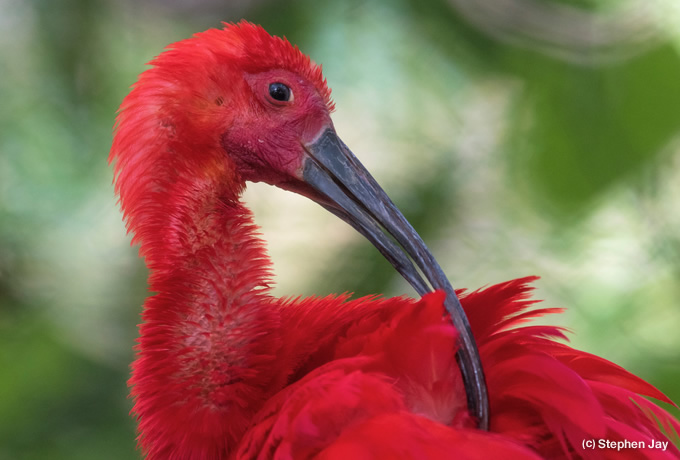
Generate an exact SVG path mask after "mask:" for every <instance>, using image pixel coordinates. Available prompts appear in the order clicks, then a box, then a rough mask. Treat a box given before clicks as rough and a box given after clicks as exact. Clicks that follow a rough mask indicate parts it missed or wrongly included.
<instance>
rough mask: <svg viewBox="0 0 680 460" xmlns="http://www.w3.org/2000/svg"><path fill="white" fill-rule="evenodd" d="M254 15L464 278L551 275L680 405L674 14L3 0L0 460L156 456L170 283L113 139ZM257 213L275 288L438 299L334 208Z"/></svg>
mask: <svg viewBox="0 0 680 460" xmlns="http://www.w3.org/2000/svg"><path fill="white" fill-rule="evenodd" d="M241 18H247V19H249V20H251V21H253V22H256V23H260V24H262V25H263V26H265V28H267V30H269V31H270V32H271V33H274V34H278V35H286V36H287V37H288V38H289V39H290V40H291V41H292V42H294V43H297V44H298V45H299V46H300V47H301V49H302V50H303V51H304V52H306V53H308V54H310V55H312V56H313V58H314V59H315V60H316V61H317V62H319V63H321V64H323V66H324V72H325V75H326V77H327V78H328V81H329V84H330V86H331V87H332V88H333V90H334V93H333V94H334V99H335V101H336V104H337V111H336V113H335V115H334V120H335V124H336V127H337V130H338V132H339V134H340V135H341V136H342V137H343V139H344V141H345V142H346V143H347V144H348V145H349V146H350V147H351V148H352V149H353V150H354V152H355V153H356V154H357V155H358V156H359V157H360V158H361V159H362V161H363V162H364V164H365V165H366V166H367V167H368V169H369V170H371V171H372V172H373V173H374V175H375V176H376V177H377V179H378V181H379V182H380V183H381V184H382V185H383V187H384V188H385V189H386V190H387V192H388V193H389V194H390V195H391V196H392V198H393V199H394V201H395V202H396V203H397V204H398V205H399V206H400V207H401V208H402V210H403V211H404V212H405V214H406V215H407V217H408V218H409V220H411V222H412V223H413V224H414V226H415V228H416V229H418V231H419V232H421V234H422V236H423V237H424V239H425V240H426V241H427V242H428V244H429V245H430V247H431V249H432V250H433V252H434V254H435V255H436V256H437V258H438V259H439V260H440V262H441V263H442V265H443V267H444V269H445V271H446V272H447V274H448V275H449V277H450V279H451V280H452V282H453V284H454V286H457V287H471V288H477V287H480V286H483V285H488V284H491V283H495V282H500V281H503V280H506V279H510V278H514V277H519V276H524V275H529V274H538V275H541V276H542V279H541V281H540V282H538V283H537V286H538V291H537V296H538V297H540V298H543V299H545V300H546V302H545V304H546V305H549V306H566V307H568V308H569V309H568V311H567V313H565V314H563V315H561V317H555V318H551V319H550V321H551V322H553V323H555V322H556V323H558V324H561V325H565V326H567V327H569V328H571V329H573V330H574V332H575V333H574V335H573V343H574V345H575V346H577V347H579V348H583V349H586V350H588V351H590V352H593V353H596V354H599V355H602V356H604V357H606V358H608V359H610V360H612V361H614V362H616V363H618V364H620V365H623V366H624V367H626V368H627V369H629V370H631V371H633V372H634V373H636V374H637V375H640V376H641V377H643V378H645V379H647V380H649V381H651V382H653V383H654V384H655V385H657V386H658V387H659V388H660V389H661V390H662V391H664V392H665V393H666V394H668V395H669V396H670V397H671V398H673V399H674V400H675V401H680V384H678V381H679V380H680V334H678V326H679V325H680V309H679V307H680V283H679V281H680V212H679V211H680V136H679V133H680V55H679V51H680V49H679V47H680V34H678V32H677V31H678V30H680V27H679V26H680V8H679V7H678V5H677V2H675V0H667V1H647V0H640V1H612V0H562V1H557V0H553V1H549V0H525V1H519V0H507V1H503V2H498V1H496V0H483V1H482V0H396V1H395V0H374V1H358V0H356V1H336V2H325V3H324V2H318V1H315V0H294V1H287V2H284V1H273V0H259V1H246V0H241V1H217V0H201V1H188V0H171V1H165V2H164V1H161V0H157V1H151V0H145V1H132V0H128V1H114V0H50V1H46V0H2V1H0V52H1V60H0V460H6V459H12V460H13V459H47V458H49V459H64V460H67V459H68V460H73V459H134V458H138V457H139V455H138V453H136V452H135V441H134V438H135V428H134V423H133V421H132V420H131V419H130V417H129V416H128V411H129V410H130V407H131V402H130V401H129V400H127V392H128V390H127V388H126V379H127V376H128V365H129V363H130V362H131V361H132V359H133V353H132V351H131V349H132V346H133V345H134V339H135V337H136V324H137V323H138V321H139V313H140V310H141V304H142V302H143V299H144V297H145V296H146V279H145V278H146V270H145V268H144V266H143V263H142V262H141V261H140V260H139V259H138V258H137V255H136V249H135V248H131V247H130V246H129V241H130V238H129V237H127V236H126V235H125V229H124V226H123V224H122V222H121V216H120V213H119V210H118V209H117V206H116V200H115V198H114V196H113V190H112V186H111V178H112V173H111V169H110V168H109V167H108V165H107V155H108V149H109V146H110V142H111V127H112V125H113V120H114V116H115V111H116V109H117V106H118V104H119V103H120V101H121V100H122V98H123V97H124V95H125V94H126V93H127V91H128V87H129V85H131V84H132V83H133V82H134V81H135V79H136V76H137V75H138V74H139V73H140V72H141V71H143V70H144V68H145V66H144V63H145V62H148V61H149V60H150V59H151V58H152V57H153V56H155V55H157V54H158V53H159V52H160V51H161V50H162V49H163V47H164V46H165V45H167V44H169V43H171V42H173V41H177V40H180V39H183V38H186V37H189V36H190V35H191V34H192V33H194V32H199V31H202V30H205V29H207V28H210V27H219V26H220V21H222V20H224V21H237V20H239V19H241ZM246 199H247V201H248V202H249V203H250V204H251V206H252V207H253V209H254V210H255V213H256V218H257V222H258V223H259V224H260V225H262V227H263V232H264V235H265V238H266V239H267V240H268V241H269V243H270V252H271V254H272V258H273V260H274V264H275V271H276V274H277V282H278V286H277V288H276V292H277V294H280V295H290V294H326V293H329V292H343V291H348V290H349V291H354V292H356V293H357V294H366V293H373V292H383V293H386V294H388V295H396V294H402V293H407V294H410V295H413V294H414V293H413V292H412V291H411V290H410V288H409V287H408V286H407V285H406V284H405V283H404V282H403V281H401V280H400V279H399V278H398V277H395V275H394V273H393V271H392V269H391V267H390V266H389V265H388V264H387V263H386V262H384V261H383V260H382V259H381V257H380V256H379V255H378V253H377V251H375V250H373V249H372V248H371V247H370V245H369V244H368V243H366V242H364V241H363V240H362V239H361V238H360V237H359V236H358V235H355V234H354V232H353V231H352V230H351V229H350V228H349V227H346V226H345V225H344V224H342V223H341V222H339V221H337V220H336V219H335V218H334V217H333V216H330V215H327V213H325V211H323V210H322V209H321V208H319V207H318V206H316V205H315V204H313V203H311V202H307V201H306V200H304V199H302V198H299V197H297V196H294V195H292V194H289V193H286V192H283V191H280V190H277V189H273V188H270V187H267V186H260V185H259V184H256V185H255V186H253V187H251V188H250V189H249V190H248V192H247V194H246ZM674 413H675V414H677V413H678V412H677V411H674Z"/></svg>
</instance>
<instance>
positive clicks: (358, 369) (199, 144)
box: [110, 22, 680, 459]
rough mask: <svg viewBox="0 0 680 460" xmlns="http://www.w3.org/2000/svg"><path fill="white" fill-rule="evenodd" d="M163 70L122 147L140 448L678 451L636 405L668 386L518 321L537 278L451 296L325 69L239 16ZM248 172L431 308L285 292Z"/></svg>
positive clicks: (326, 453)
mask: <svg viewBox="0 0 680 460" xmlns="http://www.w3.org/2000/svg"><path fill="white" fill-rule="evenodd" d="M151 65H152V67H151V68H150V69H148V70H147V71H145V72H144V73H142V74H141V76H140V77H139V81H138V82H137V84H136V85H135V86H134V88H133V89H132V91H131V92H130V94H129V95H128V96H127V97H126V98H125V100H124V101H123V103H122V105H121V108H120V111H119V114H118V117H117V124H116V129H115V137H114V141H113V146H112V149H111V155H110V161H113V162H115V185H116V192H117V193H118V195H119V197H120V203H121V207H122V209H123V212H124V217H125V220H126V223H127V227H128V230H129V231H131V232H133V233H134V235H135V236H134V239H133V242H136V243H139V244H140V254H141V255H142V256H144V257H145V259H146V263H147V265H148V267H149V269H150V278H149V284H150V288H151V290H152V291H154V292H155V294H154V295H152V296H150V297H149V298H148V299H147V300H146V302H145V304H144V312H143V323H142V325H141V326H140V338H139V343H138V347H137V352H138V356H137V359H136V361H135V363H134V364H133V366H132V368H133V371H132V377H131V379H130V385H131V388H132V389H131V393H132V397H133V398H134V408H133V413H134V414H135V415H136V417H137V420H138V429H139V438H138V443H139V446H140V448H141V450H142V452H143V453H144V455H146V457H147V458H149V459H228V458H230V459H255V458H257V459H308V458H319V459H336V458H337V459H351V458H358V459H369V458H375V459H392V458H393V459H397V458H403V459H406V458H540V457H548V458H578V457H598V458H600V457H608V456H610V455H614V454H617V453H620V452H621V451H622V450H623V451H624V452H626V453H628V454H635V455H637V456H640V457H650V458H651V457H654V458H673V457H676V456H677V455H678V454H679V452H678V450H677V448H676V447H675V446H674V445H673V444H672V443H669V439H670V436H668V435H667V434H666V433H672V432H673V430H675V431H676V432H677V431H678V430H679V429H680V423H678V421H677V420H675V419H674V418H673V417H672V416H671V415H670V414H668V413H667V412H665V411H664V410H663V409H661V408H660V407H658V406H656V405H655V404H653V403H652V402H650V401H648V400H647V399H645V398H643V397H641V396H640V395H644V396H650V397H653V398H656V399H659V400H662V401H665V402H668V403H670V401H669V399H668V398H667V397H666V396H665V395H663V394H662V393H661V392H660V391H659V390H657V389H656V388H654V387H653V386H652V385H650V384H648V383H646V382H645V381H643V380H642V379H640V378H638V377H635V376H634V375H632V374H630V373H628V372H627V371H625V370H624V369H622V368H620V367H618V366H616V365H615V364H613V363H611V362H608V361H606V360H604V359H602V358H599V357H597V356H593V355H590V354H588V353H584V352H581V351H577V350H575V349H573V348H571V347H569V346H567V345H566V344H564V343H563V342H561V341H557V340H558V339H565V336H564V331H563V330H562V329H561V328H559V327H551V326H537V325H533V326H532V325H524V324H523V323H525V322H526V321H527V320H529V319H531V318H535V317H538V316H541V315H545V314H550V313H557V312H559V311H560V310H559V309H551V308H543V309H537V308H535V307H534V305H533V304H534V303H535V301H533V300H530V299H529V293H530V290H531V288H530V287H529V283H530V282H531V281H532V280H533V279H534V278H524V279H518V280H514V281H509V282H506V283H502V284H499V285H495V286H491V287H488V288H486V289H482V290H478V291H474V292H464V291H458V293H454V291H453V289H452V288H451V285H450V284H449V282H448V281H447V280H446V277H445V276H444V275H443V273H442V272H441V269H440V268H439V266H438V265H437V263H436V261H435V260H434V258H433V257H432V255H431V254H430V252H429V251H428V250H427V248H426V246H425V245H424V243H423V242H422V240H421V239H420V237H419V236H418V234H417V233H416V232H415V231H414V230H413V229H412V228H411V226H410V225H409V224H408V223H407V221H406V219H404V217H403V216H402V215H401V213H400V212H399V211H398V210H397V208H396V207H395V206H394V205H393V204H392V202H391V201H390V200H389V198H388V197H387V195H386V194H385V193H384V192H383V191H382V189H381V188H380V187H379V186H378V184H377V183H376V182H375V180H374V179H373V178H372V177H371V176H370V174H369V173H368V172H367V171H366V170H365V169H364V168H363V167H362V165H361V163H360V162H359V161H358V160H357V158H356V157H355V156H354V155H353V154H352V153H351V151H350V150H349V149H348V148H347V146H345V144H343V143H342V142H341V141H340V139H339V138H338V136H337V135H336V133H335V130H334V127H333V124H332V122H331V118H330V113H331V111H332V110H333V103H332V102H331V99H330V90H329V89H328V87H327V85H326V80H325V79H324V77H323V76H322V73H321V68H320V67H318V66H317V65H316V64H314V63H313V62H312V61H311V60H310V59H309V57H307V56H305V55H304V54H302V53H301V52H300V51H299V50H298V49H297V47H294V46H292V45H291V44H290V43H289V42H288V41H287V40H285V39H280V38H277V37H272V36H270V35H269V34H268V33H267V32H266V31H265V30H264V29H262V28H261V27H259V26H256V25H253V24H250V23H248V22H241V23H239V24H229V25H225V27H224V29H223V30H208V31H206V32H203V33H199V34H196V35H194V36H193V37H192V38H190V39H188V40H184V41H180V42H178V43H175V44H173V45H171V46H170V47H169V49H168V50H167V51H165V52H163V53H162V54H161V55H160V56H158V57H157V58H156V59H154V60H153V61H152V63H151ZM248 181H252V182H258V181H263V182H266V183H268V184H271V185H276V186H278V187H280V188H283V189H286V190H290V191H293V192H296V193H299V194H302V195H304V196H307V197H309V198H311V199H312V200H314V201H316V202H318V203H320V204H321V205H322V206H324V207H325V208H326V209H328V210H329V211H330V212H332V213H334V214H336V215H337V216H339V217H340V218H341V219H343V220H345V221H347V222H348V223H350V224H351V225H352V226H354V227H355V228H356V229H357V230H358V231H359V232H361V233H362V234H363V235H364V236H365V237H366V238H368V239H369V240H370V241H371V242H372V243H373V244H374V245H375V246H376V247H377V248H378V250H380V252H381V253H382V254H383V255H384V256H385V257H386V258H387V259H388V260H389V261H390V262H391V263H392V264H393V265H394V266H395V268H396V269H397V270H398V271H399V272H400V273H401V274H402V275H403V276H404V277H405V278H406V279H407V280H408V281H409V282H410V283H411V284H412V285H413V286H414V287H415V289H416V290H417V291H418V293H419V294H421V295H423V297H422V299H420V300H413V299H409V298H405V297H398V298H387V299H386V298H379V297H365V298H360V299H355V300H350V299H348V297H347V296H345V295H341V296H330V297H324V298H316V297H314V298H298V299H279V298H275V297H273V296H272V295H271V294H270V285H271V280H270V278H271V272H270V262H269V259H268V258H267V255H266V252H265V249H264V242H263V241H262V240H261V238H260V236H259V234H258V230H257V227H256V226H255V225H254V224H253V219H252V215H251V213H250V211H249V210H248V209H247V208H246V207H245V205H244V204H243V202H242V201H241V199H240V196H241V193H242V192H243V190H244V188H245V184H246V182H248ZM388 235H391V236H388ZM412 261H413V262H412ZM416 266H417V267H419V268H420V270H421V271H422V275H421V274H420V272H419V271H418V270H417V269H416V268H415V267H416ZM428 283H429V284H428ZM429 290H434V291H435V292H433V293H427V292H428V291H429ZM457 295H459V296H460V301H461V303H462V308H461V304H460V303H459V301H458V297H457ZM468 319H469V323H468ZM473 337H474V338H473ZM487 389H488V394H487ZM631 443H633V445H632V447H631ZM637 443H640V444H637ZM612 446H613V447H612ZM640 446H642V447H640Z"/></svg>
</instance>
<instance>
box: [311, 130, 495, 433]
mask: <svg viewBox="0 0 680 460" xmlns="http://www.w3.org/2000/svg"><path fill="white" fill-rule="evenodd" d="M303 147H304V149H305V150H306V151H307V154H308V157H307V158H306V159H305V160H304V163H303V172H302V176H303V180H304V182H305V183H307V184H308V185H309V186H311V187H312V188H313V189H314V190H315V192H316V193H318V194H319V196H318V197H312V198H313V199H315V200H316V201H317V202H319V203H320V204H321V205H322V206H324V207H325V208H326V209H328V210H329V211H330V212H332V213H333V214H335V215H336V216H338V217H340V218H341V219H343V220H344V221H345V222H347V223H348V224H350V225H351V226H352V227H354V228H355V229H356V230H357V231H358V232H359V233H361V234H362V235H364V237H366V238H367V239H368V240H369V241H370V242H371V243H372V244H373V245H374V246H375V247H376V248H378V250H379V251H380V252H381V254H382V255H383V256H384V257H385V258H387V260H389V262H390V263H391V264H392V265H393V266H394V268H395V269H396V270H397V271H398V272H399V273H400V274H401V275H402V276H403V277H404V279H406V280H407V281H408V282H409V283H410V284H411V286H413V288H414V289H415V290H416V292H418V294H420V295H423V294H425V293H426V292H428V291H431V290H435V289H441V290H443V291H444V292H445V293H446V301H445V306H446V309H447V311H448V312H449V315H450V316H451V320H452V321H453V324H454V326H455V327H456V329H457V330H458V334H459V339H458V340H459V347H458V352H457V359H458V363H459V366H460V368H461V374H462V377H463V382H464V384H465V391H466V394H467V400H468V401H467V402H468V408H469V411H470V414H471V415H473V416H474V417H476V418H477V420H478V423H479V427H480V428H481V429H488V426H489V403H488V396H487V391H486V382H485V380H484V372H483V369H482V364H481V360H480V357H479V351H478V350H477V345H476V343H475V340H474V337H473V336H472V331H471V329H470V324H469V322H468V319H467V316H466V315H465V312H464V311H463V307H462V306H461V305H460V301H459V300H458V297H457V296H456V293H455V291H454V290H453V287H452V286H451V283H450V282H449V280H448V279H447V278H446V276H445V275H444V272H443V271H442V269H441V267H440V266H439V264H438V263H437V261H436V260H435V258H434V256H433V255H432V254H431V253H430V251H429V250H428V248H427V246H425V243H424V242H423V240H422V238H421V237H420V236H419V235H418V233H416V231H415V230H414V229H413V227H412V226H411V224H409V223H408V221H407V220H406V218H405V217H404V216H403V214H402V213H401V212H400V211H399V209H397V207H396V206H395V205H394V203H392V200H390V198H389V197H388V196H387V194H386V193H385V192H384V191H383V189H382V188H381V187H380V185H378V183H377V182H376V181H375V179H374V178H373V177H372V176H371V174H370V173H369V172H368V171H367V170H366V168H364V166H363V165H362V164H361V163H360V162H359V160H358V159H357V158H356V157H355V156H354V154H353V153H352V152H351V151H350V149H349V148H348V147H347V146H346V145H345V144H344V143H343V142H342V141H341V140H340V138H338V136H337V134H336V133H335V131H334V130H333V129H332V128H327V129H325V130H324V131H323V132H322V133H321V135H320V136H319V137H317V138H316V139H315V140H314V141H312V142H310V143H308V144H303ZM412 261H413V262H415V265H417V266H418V268H420V270H421V271H422V273H423V274H424V275H425V278H426V280H427V282H426V281H425V280H423V278H422V277H421V275H420V273H419V272H418V270H417V269H416V267H415V266H414V265H413V262H412Z"/></svg>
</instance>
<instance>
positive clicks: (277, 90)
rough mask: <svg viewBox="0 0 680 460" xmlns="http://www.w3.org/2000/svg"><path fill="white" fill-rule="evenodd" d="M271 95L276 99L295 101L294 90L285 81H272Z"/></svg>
mask: <svg viewBox="0 0 680 460" xmlns="http://www.w3.org/2000/svg"><path fill="white" fill-rule="evenodd" d="M269 95H270V96H271V97H272V99H274V100H275V101H281V102H293V90H291V89H290V88H289V87H288V86H286V85H284V84H283V83H279V82H276V83H272V84H270V85H269Z"/></svg>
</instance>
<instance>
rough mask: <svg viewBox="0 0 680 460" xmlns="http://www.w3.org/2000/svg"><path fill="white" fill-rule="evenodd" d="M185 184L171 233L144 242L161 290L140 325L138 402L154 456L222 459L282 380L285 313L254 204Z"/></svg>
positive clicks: (168, 213)
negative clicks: (272, 283) (275, 293)
mask: <svg viewBox="0 0 680 460" xmlns="http://www.w3.org/2000/svg"><path fill="white" fill-rule="evenodd" d="M176 188H182V189H184V192H183V193H180V194H174V195H172V196H174V197H175V198H174V199H171V200H168V203H167V209H165V216H163V219H164V221H165V222H167V224H166V225H165V226H164V228H163V231H162V232H159V234H158V235H157V239H155V240H149V241H145V244H146V247H145V248H144V249H145V251H146V259H147V263H148V264H149V267H150V269H151V275H150V287H151V290H152V291H155V292H156V294H155V295H153V296H152V297H149V298H148V299H147V301H146V303H145V306H144V313H143V319H144V322H143V324H142V325H141V326H140V336H141V337H140V339H139V345H138V351H139V354H138V359H137V361H136V362H135V363H134V365H133V375H132V378H131V381H130V383H131V385H132V386H133V389H132V394H133V395H134V397H135V407H134V409H133V410H134V412H136V413H137V415H138V416H139V419H140V423H139V428H140V431H141V438H140V439H141V441H140V442H141V443H142V446H143V447H144V448H145V450H147V452H149V453H150V454H152V453H155V454H157V455H151V457H152V458H166V457H167V454H168V453H170V452H173V453H174V454H173V455H171V456H172V457H173V458H188V457H189V456H190V455H195V454H196V452H197V451H200V450H202V449H207V450H205V456H203V457H200V458H218V457H219V458H222V456H224V455H223V454H225V453H226V452H227V451H228V450H229V449H230V443H232V442H233V440H235V439H237V438H238V436H240V435H241V434H242V432H243V431H244V430H245V428H246V426H247V424H248V423H249V420H250V419H251V418H252V416H253V415H254V413H255V411H256V410H257V409H259V405H258V404H259V402H260V401H264V400H265V399H266V398H267V397H269V396H270V395H271V393H272V392H273V391H276V390H277V389H278V388H280V387H281V386H282V382H283V379H284V378H285V377H284V376H280V375H276V373H275V371H274V369H276V368H277V367H276V366H275V365H274V363H275V361H276V359H277V356H276V353H277V350H280V349H281V339H280V335H279V332H278V331H279V329H280V328H279V317H278V315H277V312H276V309H275V308H274V307H273V305H274V302H273V299H272V297H271V296H270V295H269V284H268V282H269V259H268V258H267V256H266V253H265V250H264V247H263V243H262V241H261V239H260V238H259V235H258V234H257V227H256V226H255V225H254V224H253V222H252V215H251V213H250V212H249V211H248V209H246V208H245V207H244V206H243V204H242V203H241V202H240V201H239V200H238V198H236V197H235V196H232V195H229V194H225V193H223V191H222V190H220V189H219V188H218V187H215V186H214V185H212V183H209V182H207V183H205V184H196V183H194V184H192V185H191V187H190V188H187V187H186V184H177V187H176ZM189 192H191V193H189ZM157 217H158V218H159V219H160V218H161V216H157ZM197 449H198V450H197Z"/></svg>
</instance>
